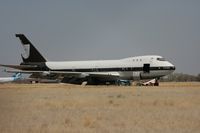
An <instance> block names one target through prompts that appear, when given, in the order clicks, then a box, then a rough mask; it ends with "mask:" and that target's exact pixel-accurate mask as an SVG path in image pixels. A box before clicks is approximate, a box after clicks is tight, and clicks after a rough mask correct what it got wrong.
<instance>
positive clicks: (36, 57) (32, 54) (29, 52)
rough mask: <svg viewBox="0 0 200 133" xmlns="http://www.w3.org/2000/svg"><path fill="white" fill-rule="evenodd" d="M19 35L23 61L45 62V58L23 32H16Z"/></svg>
mask: <svg viewBox="0 0 200 133" xmlns="http://www.w3.org/2000/svg"><path fill="white" fill-rule="evenodd" d="M16 37H19V39H20V41H21V43H22V45H23V47H24V50H25V53H23V54H21V57H22V60H23V62H24V63H34V62H46V59H45V58H44V57H43V56H42V55H41V54H40V52H39V51H38V50H37V49H36V48H35V47H34V46H33V44H32V43H31V42H30V41H29V40H28V39H27V38H26V36H25V35H24V34H16Z"/></svg>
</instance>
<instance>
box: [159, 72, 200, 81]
mask: <svg viewBox="0 0 200 133" xmlns="http://www.w3.org/2000/svg"><path fill="white" fill-rule="evenodd" d="M160 81H165V82H191V81H197V82H200V73H199V74H198V75H196V76H195V75H189V74H183V73H172V74H170V75H168V76H165V77H162V78H161V79H160Z"/></svg>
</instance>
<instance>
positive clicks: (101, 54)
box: [0, 0, 200, 76]
mask: <svg viewBox="0 0 200 133" xmlns="http://www.w3.org/2000/svg"><path fill="white" fill-rule="evenodd" d="M15 33H24V34H25V35H26V36H27V37H28V38H29V39H30V40H31V42H32V43H33V44H34V45H35V46H36V47H37V48H38V49H39V51H40V52H41V53H42V54H43V55H44V57H45V58H47V59H48V60H51V61H57V60H66V61H67V60H87V59H92V60H93V59H120V58H124V57H130V56H137V55H148V54H155V55H161V56H164V57H165V58H166V59H168V60H169V61H170V62H172V63H173V64H174V65H175V66H176V68H177V69H176V72H183V73H187V74H195V75H196V74H197V73H200V70H199V69H200V53H199V50H200V1H199V0H0V64H19V63H20V62H21V57H20V54H21V52H23V49H22V46H21V44H20V41H19V40H18V39H17V38H16V37H15ZM0 70H1V71H2V70H3V69H2V68H1V69H0ZM1 75H4V73H2V72H0V76H1Z"/></svg>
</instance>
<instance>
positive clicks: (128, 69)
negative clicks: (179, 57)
mask: <svg viewBox="0 0 200 133" xmlns="http://www.w3.org/2000/svg"><path fill="white" fill-rule="evenodd" d="M162 59H163V58H162V57H161V56H156V55H152V56H151V55H149V56H137V57H130V58H124V59H120V60H98V61H67V62H66V61H65V62H46V66H47V67H48V68H49V69H50V70H54V71H72V72H82V73H85V74H91V73H104V74H105V73H107V74H110V75H112V74H116V73H117V74H118V75H119V77H120V78H122V79H133V80H134V79H138V78H140V79H151V78H157V77H158V78H159V77H162V76H165V75H168V74H170V73H172V72H173V71H174V70H175V67H174V65H172V64H171V63H170V62H168V61H166V60H162ZM144 64H149V71H148V70H147V71H145V70H144ZM147 69H148V68H147Z"/></svg>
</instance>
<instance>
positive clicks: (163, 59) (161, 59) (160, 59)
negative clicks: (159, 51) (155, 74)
mask: <svg viewBox="0 0 200 133" xmlns="http://www.w3.org/2000/svg"><path fill="white" fill-rule="evenodd" d="M157 60H159V61H166V60H165V58H157Z"/></svg>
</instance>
